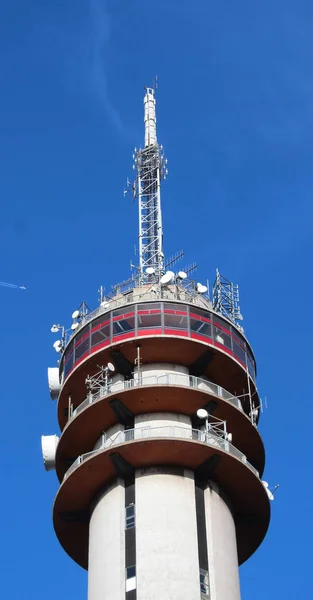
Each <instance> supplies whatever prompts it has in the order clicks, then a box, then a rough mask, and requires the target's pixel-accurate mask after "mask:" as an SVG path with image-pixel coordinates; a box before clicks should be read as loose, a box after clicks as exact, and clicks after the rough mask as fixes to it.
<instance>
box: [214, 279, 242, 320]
mask: <svg viewBox="0 0 313 600" xmlns="http://www.w3.org/2000/svg"><path fill="white" fill-rule="evenodd" d="M213 308H214V310H216V311H217V312H219V313H221V314H222V315H224V317H227V318H228V319H230V320H231V321H232V322H233V323H235V324H236V325H238V321H242V315H241V313H240V306H239V288H238V285H235V284H234V283H232V282H231V281H229V280H228V279H226V277H223V275H221V274H220V273H219V271H218V269H216V279H215V282H214V285H213Z"/></svg>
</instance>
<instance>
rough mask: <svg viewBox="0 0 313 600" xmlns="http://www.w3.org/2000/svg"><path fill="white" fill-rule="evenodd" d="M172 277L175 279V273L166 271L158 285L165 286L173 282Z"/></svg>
mask: <svg viewBox="0 0 313 600" xmlns="http://www.w3.org/2000/svg"><path fill="white" fill-rule="evenodd" d="M174 277H175V273H173V271H166V273H165V274H164V275H162V277H161V279H160V284H161V285H167V284H168V283H170V282H171V281H173V279H174Z"/></svg>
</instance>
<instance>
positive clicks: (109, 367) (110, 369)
mask: <svg viewBox="0 0 313 600" xmlns="http://www.w3.org/2000/svg"><path fill="white" fill-rule="evenodd" d="M107 369H108V370H109V371H111V373H114V371H115V366H114V365H113V363H111V362H109V363H108V364H107Z"/></svg>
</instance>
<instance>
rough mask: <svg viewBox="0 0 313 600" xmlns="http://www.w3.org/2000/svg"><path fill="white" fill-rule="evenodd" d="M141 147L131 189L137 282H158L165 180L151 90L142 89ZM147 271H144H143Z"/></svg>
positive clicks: (138, 151) (137, 152) (154, 103)
mask: <svg viewBox="0 0 313 600" xmlns="http://www.w3.org/2000/svg"><path fill="white" fill-rule="evenodd" d="M145 90H146V93H145V97H144V124H145V146H144V148H143V149H139V150H135V157H134V160H135V165H136V167H135V168H136V169H137V177H136V181H135V185H134V188H133V191H134V195H135V196H138V203H139V279H140V283H141V284H144V283H153V282H154V281H159V280H160V277H161V276H162V275H163V273H164V254H163V229H162V211H161V180H162V179H165V178H166V175H167V169H166V164H167V160H166V159H165V158H164V154H163V146H159V144H158V141H157V132H156V102H155V89H153V88H145ZM147 271H148V272H147Z"/></svg>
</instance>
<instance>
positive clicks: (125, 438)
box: [64, 425, 259, 480]
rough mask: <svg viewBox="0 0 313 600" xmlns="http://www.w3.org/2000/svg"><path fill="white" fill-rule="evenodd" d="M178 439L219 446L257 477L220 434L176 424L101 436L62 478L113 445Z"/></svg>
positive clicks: (139, 428)
mask: <svg viewBox="0 0 313 600" xmlns="http://www.w3.org/2000/svg"><path fill="white" fill-rule="evenodd" d="M167 438H170V439H180V440H190V441H197V442H202V443H203V444H208V446H211V447H215V448H219V449H220V450H223V451H224V452H228V453H229V454H231V455H232V456H235V457H236V458H238V459H239V460H240V461H241V462H243V463H244V464H245V465H246V466H247V467H248V468H249V469H250V470H251V471H252V472H253V473H254V474H255V475H256V476H257V477H259V472H258V471H257V470H256V469H255V468H254V467H253V466H252V465H251V464H250V463H249V462H248V461H247V457H246V456H245V454H243V453H242V452H240V450H238V448H236V447H235V446H233V445H232V444H231V443H230V442H228V441H227V440H226V439H225V438H223V437H222V436H221V437H220V436H217V435H214V434H212V433H210V431H209V432H208V433H207V432H205V431H202V430H199V429H191V428H189V427H179V426H176V425H173V426H172V425H166V426H161V427H138V428H134V429H125V430H123V431H119V432H118V433H116V434H115V435H114V436H112V437H109V438H107V436H106V434H103V436H102V443H101V446H100V447H99V448H97V449H96V450H92V452H87V453H85V454H82V455H81V456H79V457H78V458H77V459H76V460H75V462H73V464H72V465H71V466H70V468H69V469H68V470H67V471H66V473H65V475H64V480H65V479H66V478H67V477H68V476H69V475H70V474H71V473H72V472H73V471H75V469H77V468H78V467H79V465H81V464H82V463H83V462H84V461H85V460H87V459H88V458H90V457H91V456H94V455H95V454H97V453H98V452H103V451H105V450H108V449H109V448H112V447H113V446H119V445H120V444H125V443H127V442H131V441H136V440H147V439H167Z"/></svg>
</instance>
